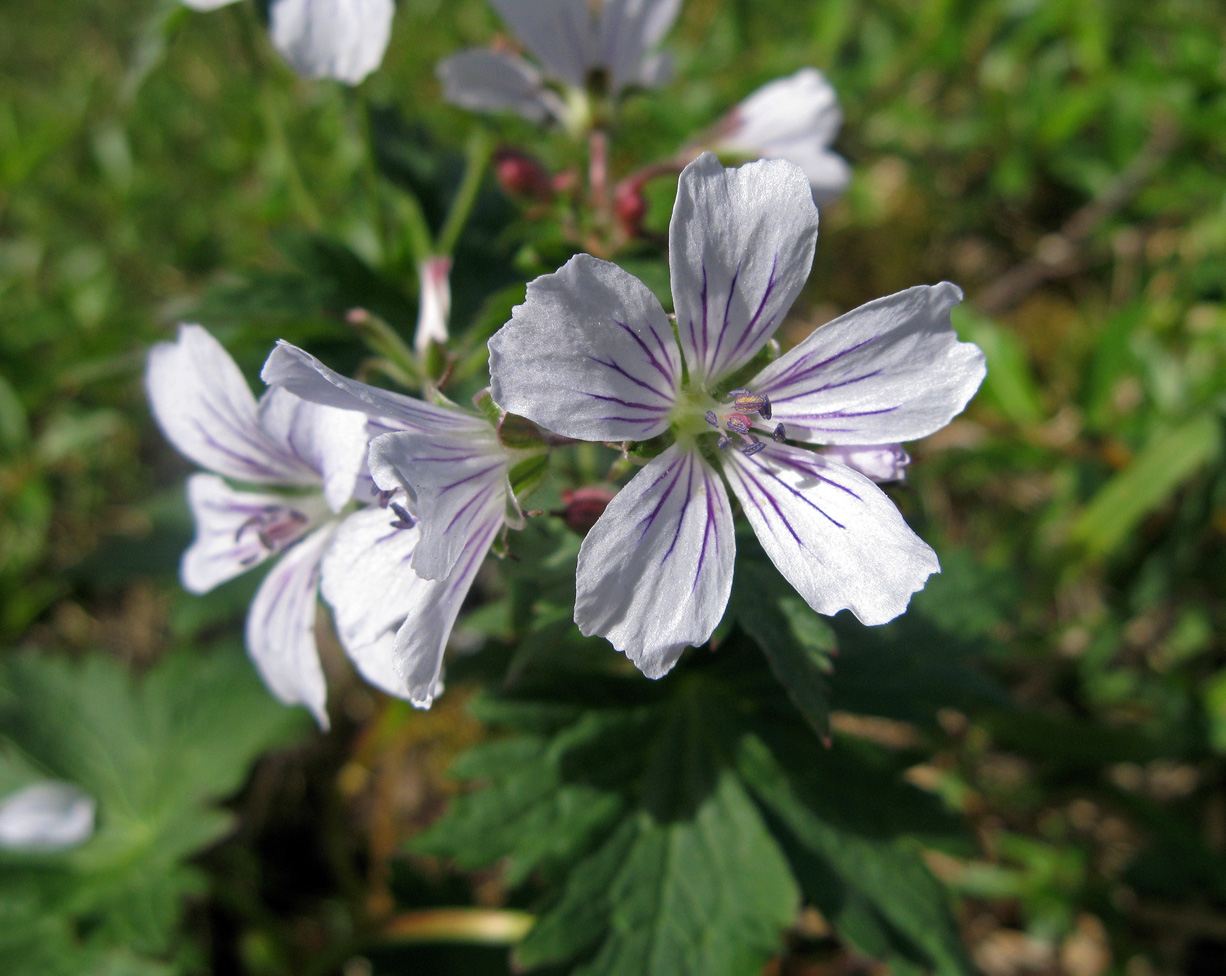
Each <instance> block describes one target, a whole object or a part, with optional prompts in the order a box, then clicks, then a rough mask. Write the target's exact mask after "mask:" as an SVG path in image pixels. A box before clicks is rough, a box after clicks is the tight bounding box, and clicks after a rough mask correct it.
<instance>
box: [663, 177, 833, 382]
mask: <svg viewBox="0 0 1226 976" xmlns="http://www.w3.org/2000/svg"><path fill="white" fill-rule="evenodd" d="M816 242H817V208H816V207H815V206H814V205H813V197H812V193H811V191H810V189H809V182H808V180H806V179H805V175H804V173H803V172H801V170H800V169H799V168H798V167H797V166H795V165H794V164H792V163H789V162H787V161H785V160H780V159H775V160H765V161H761V162H756V163H749V164H747V165H745V166H742V167H740V168H739V169H724V167H723V166H721V165H720V163H719V160H718V159H717V158H716V157H715V155H714V154H712V153H703V154H702V155H701V156H699V157H698V158H697V159H696V160H694V161H693V162H692V163H690V164H689V165H688V166H687V167H686V168H685V169H684V170H683V171H682V173H681V182H680V183H679V184H678V187H677V202H676V205H675V206H674V207H673V217H672V222H671V224H670V225H669V233H668V253H669V267H670V268H671V269H672V279H673V281H672V287H673V303H674V305H675V306H676V310H677V333H678V336H679V338H680V340H681V348H682V350H683V351H684V352H685V361H686V366H687V367H688V368H689V371H690V376H691V377H692V378H694V379H696V380H697V381H698V382H700V383H704V384H708V385H710V384H711V383H713V382H714V381H716V380H718V379H720V378H721V377H723V376H726V375H727V374H728V373H730V372H732V371H733V370H735V369H736V368H737V367H738V366H742V365H744V364H745V363H747V362H748V361H749V360H750V359H751V358H752V357H753V355H754V353H756V352H757V351H758V350H759V349H761V348H762V346H763V345H765V343H766V340H767V339H769V338H770V336H771V335H772V334H773V333H774V331H775V329H776V328H778V326H779V323H780V321H781V320H782V318H783V316H784V314H785V313H786V312H787V310H788V309H789V308H790V307H791V305H792V301H793V300H794V299H795V298H796V295H797V294H798V293H799V292H800V289H801V288H802V287H803V286H804V283H805V279H806V278H808V276H809V270H810V268H811V267H812V265H813V249H814V247H815V245H816Z"/></svg>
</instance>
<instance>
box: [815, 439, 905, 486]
mask: <svg viewBox="0 0 1226 976" xmlns="http://www.w3.org/2000/svg"><path fill="white" fill-rule="evenodd" d="M822 453H823V454H825V455H826V457H828V458H830V460H832V461H838V462H839V464H845V465H847V467H849V468H851V469H852V470H853V471H859V472H860V473H861V474H862V475H864V476H865V477H866V478H870V479H872V480H873V481H876V482H883V481H903V480H905V479H906V477H907V465H908V464H910V463H911V455H909V454H908V453H907V452H906V451H904V450H903V447H902V445H901V444H872V445H867V446H860V445H854V444H839V445H836V446H834V447H827V448H826V449H825V450H824V451H822Z"/></svg>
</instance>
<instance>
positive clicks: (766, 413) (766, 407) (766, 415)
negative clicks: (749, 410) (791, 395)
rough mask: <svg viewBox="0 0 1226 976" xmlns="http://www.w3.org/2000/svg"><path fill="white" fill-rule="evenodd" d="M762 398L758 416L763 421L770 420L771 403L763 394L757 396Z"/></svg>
mask: <svg viewBox="0 0 1226 976" xmlns="http://www.w3.org/2000/svg"><path fill="white" fill-rule="evenodd" d="M758 395H759V396H760V397H762V406H760V407H758V414H759V416H761V418H762V419H763V420H770V419H771V401H770V397H768V396H767V395H766V394H765V393H760V394H758Z"/></svg>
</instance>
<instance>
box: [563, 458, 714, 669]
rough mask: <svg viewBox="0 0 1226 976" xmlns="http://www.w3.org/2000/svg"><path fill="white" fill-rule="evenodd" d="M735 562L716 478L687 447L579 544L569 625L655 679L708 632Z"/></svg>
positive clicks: (639, 481)
mask: <svg viewBox="0 0 1226 976" xmlns="http://www.w3.org/2000/svg"><path fill="white" fill-rule="evenodd" d="M735 555H736V540H735V535H734V530H733V525H732V512H731V508H730V506H729V504H728V495H727V492H725V490H724V485H723V483H722V482H721V481H720V478H719V475H718V474H717V473H716V472H715V470H714V469H713V468H712V467H711V466H710V465H709V464H707V462H706V461H704V460H703V459H702V456H701V455H700V454H699V453H698V450H697V448H696V447H694V446H692V445H690V446H682V445H681V444H674V445H673V446H672V447H670V448H669V449H668V450H666V451H665V452H664V453H663V454H660V455H659V456H657V457H655V458H653V459H652V460H651V462H650V463H648V464H647V465H646V466H645V467H644V468H643V469H642V470H641V471H639V472H638V474H636V475H635V476H634V477H633V478H632V479H631V480H630V483H629V484H627V485H626V486H625V487H624V488H622V490H621V491H620V492H618V494H617V495H616V497H614V499H613V501H612V502H610V503H609V506H608V508H606V509H605V512H604V514H603V515H602V516H601V517H600V518H599V520H597V522H596V525H595V526H594V527H593V528H592V530H591V531H590V532H589V533H588V534H587V537H586V538H585V539H584V540H583V546H582V547H581V548H580V550H579V565H578V571H577V573H576V585H577V593H576V597H575V623H577V624H578V625H579V630H580V631H581V632H582V633H583V634H584V635H585V636H591V635H593V634H599V635H600V636H601V637H605V638H607V639H608V640H609V641H610V643H612V644H613V646H614V647H615V648H617V650H619V651H622V652H624V653H625V654H626V656H627V657H629V658H630V660H632V661H633V662H634V663H635V664H636V665H637V666H638V668H639V670H640V671H642V672H643V673H644V674H645V675H647V677H649V678H659V677H660V676H662V675H664V674H666V673H667V672H668V671H669V670H670V669H671V668H672V666H673V665H674V664H676V663H677V659H678V658H679V657H680V656H681V652H682V651H683V650H684V649H685V648H686V647H687V646H691V645H695V646H696V645H699V644H702V643H703V642H704V641H706V640H707V639H708V638H709V637H710V636H711V633H712V631H714V630H715V626H716V625H717V624H718V623H719V621H720V618H721V617H722V616H723V615H724V609H725V608H726V607H727V605H728V595H729V594H730V593H731V591H732V565H733V561H734V558H735Z"/></svg>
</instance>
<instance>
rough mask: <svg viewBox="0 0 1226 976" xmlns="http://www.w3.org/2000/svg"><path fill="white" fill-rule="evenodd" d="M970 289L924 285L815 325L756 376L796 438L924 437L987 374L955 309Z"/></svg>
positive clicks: (875, 440) (873, 440)
mask: <svg viewBox="0 0 1226 976" xmlns="http://www.w3.org/2000/svg"><path fill="white" fill-rule="evenodd" d="M961 300H962V291H961V289H959V288H958V286H957V285H952V284H950V283H949V282H948V281H945V282H942V283H941V284H939V285H919V286H916V287H915V288H908V289H907V290H906V291H900V292H898V293H896V294H894V295H888V296H886V297H885V298H878V299H876V300H875V301H872V302H869V303H868V304H867V305H861V306H860V307H859V308H857V309H855V310H853V311H851V312H848V313H847V314H846V315H842V316H840V317H839V318H837V319H835V320H834V321H833V322H829V323H827V324H826V325H823V326H821V327H820V328H818V329H815V330H814V331H813V333H812V334H811V335H810V336H809V337H808V338H807V339H805V340H804V341H803V342H801V343H800V344H799V345H798V346H796V347H795V348H793V349H791V350H789V351H788V352H787V353H785V354H784V355H783V356H781V357H779V358H778V359H777V360H775V361H774V362H773V363H771V364H770V365H768V366H767V367H766V368H765V369H763V370H762V371H761V372H760V373H759V374H758V375H757V376H756V377H754V379H752V380H751V381H750V384H749V385H750V387H751V388H752V389H753V391H754V392H755V393H764V394H766V395H768V396H769V397H770V401H771V409H772V411H773V417H772V419H773V420H774V421H776V422H779V423H782V424H784V425H785V426H786V427H787V432H788V436H789V437H791V438H794V439H798V440H807V441H811V442H813V443H817V444H890V443H895V442H902V441H910V440H915V439H917V438H920V437H926V436H928V435H929V434H931V433H932V432H933V431H936V430H940V429H941V428H942V427H944V426H945V425H946V424H947V423H949V421H950V420H951V419H952V418H953V417H955V416H956V415H957V414H959V413H961V412H962V410H963V408H964V407H965V406H966V404H967V402H968V401H969V400H970V398H971V397H972V396H974V395H975V391H976V390H978V389H979V384H980V383H982V382H983V378H984V376H985V375H986V373H987V366H986V361H985V359H984V355H983V352H982V351H981V350H980V349H979V347H978V346H976V345H974V344H973V343H970V342H959V341H958V336H957V333H955V332H954V330H953V326H952V325H951V324H950V318H949V315H950V310H951V309H952V308H953V307H954V306H955V305H957V304H958V303H959V302H960V301H961Z"/></svg>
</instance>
